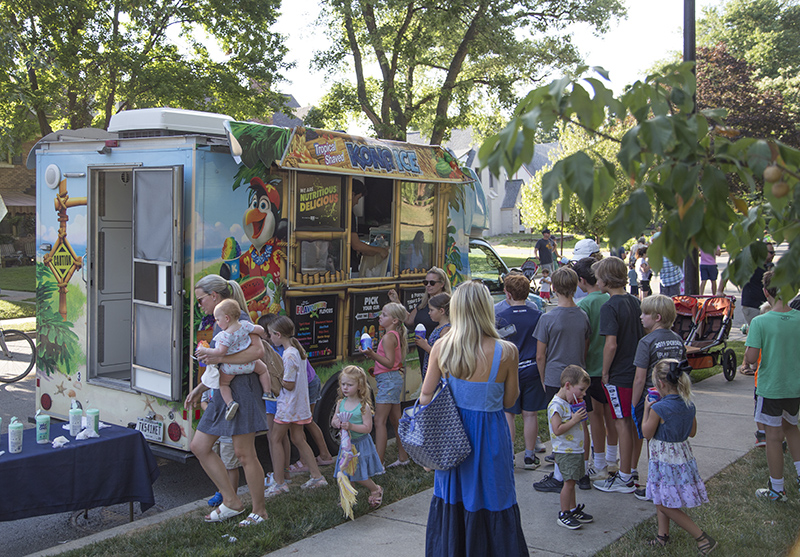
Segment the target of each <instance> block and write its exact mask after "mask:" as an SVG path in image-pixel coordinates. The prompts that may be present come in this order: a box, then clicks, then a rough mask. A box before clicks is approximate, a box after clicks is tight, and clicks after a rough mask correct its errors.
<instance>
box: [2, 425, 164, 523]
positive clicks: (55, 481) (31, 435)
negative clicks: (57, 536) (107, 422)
mask: <svg viewBox="0 0 800 557" xmlns="http://www.w3.org/2000/svg"><path fill="white" fill-rule="evenodd" d="M59 435H63V436H64V437H66V438H67V439H69V440H70V442H69V443H67V445H66V446H64V447H62V448H60V449H54V448H53V447H52V445H51V444H47V445H38V444H37V443H36V429H35V428H33V429H27V430H25V432H24V434H23V444H22V452H21V453H17V454H11V453H9V452H8V435H7V434H6V435H2V436H0V447H2V449H0V450H4V451H6V453H5V454H4V455H2V456H0V485H1V486H2V494H1V495H0V521H3V520H17V519H19V518H27V517H30V516H40V515H45V514H53V513H59V512H66V511H76V510H83V509H92V508H95V507H105V506H108V505H115V504H117V503H128V502H131V501H139V503H140V505H141V508H142V512H144V511H146V510H147V509H149V508H150V507H152V506H153V505H154V504H155V498H154V496H153V482H155V481H156V479H157V478H158V475H159V473H160V471H159V469H158V464H157V463H156V459H155V457H154V456H153V453H152V452H150V447H149V446H148V444H147V441H146V440H145V438H144V437H142V434H141V433H139V432H138V431H136V430H134V429H127V428H124V427H118V426H111V427H108V428H103V429H101V430H100V437H99V438H97V439H86V440H85V441H76V440H75V439H74V438H72V437H70V436H69V432H67V431H65V430H62V429H61V422H53V424H52V425H51V427H50V439H51V440H52V439H55V438H56V437H58V436H59Z"/></svg>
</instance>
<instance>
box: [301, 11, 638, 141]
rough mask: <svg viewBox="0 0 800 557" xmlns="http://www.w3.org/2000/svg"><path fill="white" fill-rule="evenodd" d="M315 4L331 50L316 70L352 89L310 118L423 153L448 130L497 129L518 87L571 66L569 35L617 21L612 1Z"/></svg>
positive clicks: (574, 55)
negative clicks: (411, 134) (421, 141)
mask: <svg viewBox="0 0 800 557" xmlns="http://www.w3.org/2000/svg"><path fill="white" fill-rule="evenodd" d="M322 4H323V14H324V16H323V17H324V24H325V25H326V27H327V28H328V29H329V33H330V35H331V38H332V42H333V45H332V47H331V48H330V49H329V50H327V51H325V52H321V53H318V55H317V57H316V63H317V65H318V66H319V67H320V68H323V69H327V70H329V71H330V72H331V73H335V72H336V71H339V70H345V71H346V72H347V74H352V75H355V81H354V82H353V81H349V80H342V81H339V82H338V83H337V84H335V85H334V86H333V87H332V89H331V91H330V93H328V95H327V97H326V99H324V100H323V102H322V103H321V105H320V111H321V114H320V113H317V114H316V115H315V117H316V118H321V119H322V120H323V121H326V122H339V121H340V120H338V119H341V118H342V117H343V113H346V112H350V113H351V114H352V113H363V114H364V115H366V117H367V119H368V120H369V122H370V124H371V125H372V127H373V129H374V131H375V134H376V135H377V136H378V137H381V138H388V139H401V140H402V139H405V136H406V132H407V130H408V129H410V128H413V129H418V130H421V131H422V132H423V134H424V135H425V136H428V137H430V138H431V139H430V141H431V143H432V144H438V143H441V142H442V140H443V139H444V138H445V136H446V135H447V133H448V132H449V130H451V129H453V128H454V127H460V128H466V127H468V126H473V127H474V128H475V129H476V130H477V131H478V133H480V131H481V130H485V129H488V128H490V127H493V126H496V125H497V124H499V122H498V121H497V118H496V117H495V116H494V115H495V114H497V113H498V109H500V108H505V107H511V106H513V105H514V104H515V103H516V102H517V101H518V97H517V94H516V87H517V86H519V85H530V84H535V83H538V82H540V81H542V80H543V78H544V76H546V75H547V74H548V73H549V72H550V71H551V70H552V69H554V68H558V69H568V68H570V67H574V66H575V65H576V64H577V63H579V61H580V55H579V53H578V51H577V49H576V48H575V46H574V44H573V42H572V37H571V35H570V33H569V32H568V30H567V27H568V26H569V25H572V24H574V23H582V24H588V25H589V26H590V27H591V28H593V29H594V30H595V31H596V32H603V31H605V30H606V28H607V25H608V23H609V21H610V20H611V19H612V18H614V17H619V16H621V15H623V14H624V9H623V7H622V3H621V2H620V1H619V0H569V1H566V0H522V1H519V0H518V1H513V2H512V1H507V0H494V1H489V0H435V1H433V0H387V1H385V2H380V3H376V2H372V1H370V0H323V1H322ZM373 65H376V66H377V69H378V75H377V76H373V74H371V73H370V72H371V69H372V67H373ZM487 108H488V110H486V109H487ZM334 126H335V124H334ZM495 129H496V127H495Z"/></svg>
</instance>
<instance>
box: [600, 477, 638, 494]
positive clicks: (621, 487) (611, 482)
mask: <svg viewBox="0 0 800 557" xmlns="http://www.w3.org/2000/svg"><path fill="white" fill-rule="evenodd" d="M594 487H595V489H599V490H600V491H605V492H606V493H615V492H616V493H633V492H634V491H636V486H635V485H634V483H633V479H631V480H630V481H628V483H623V481H622V480H621V479H620V477H619V474H618V473H615V474H612V475H611V476H609V477H608V478H607V479H605V480H601V481H597V482H594Z"/></svg>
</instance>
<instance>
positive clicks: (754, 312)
mask: <svg viewBox="0 0 800 557" xmlns="http://www.w3.org/2000/svg"><path fill="white" fill-rule="evenodd" d="M742 315H743V316H744V321H745V323H747V324H748V325H750V322H751V321H752V320H753V318H754V317H758V316H759V315H761V310H760V309H759V308H751V307H750V306H742Z"/></svg>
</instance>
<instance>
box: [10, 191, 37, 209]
mask: <svg viewBox="0 0 800 557" xmlns="http://www.w3.org/2000/svg"><path fill="white" fill-rule="evenodd" d="M2 196H3V201H4V202H5V204H6V207H36V197H35V196H33V195H26V194H24V193H17V192H11V191H9V192H3V194H2Z"/></svg>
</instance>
